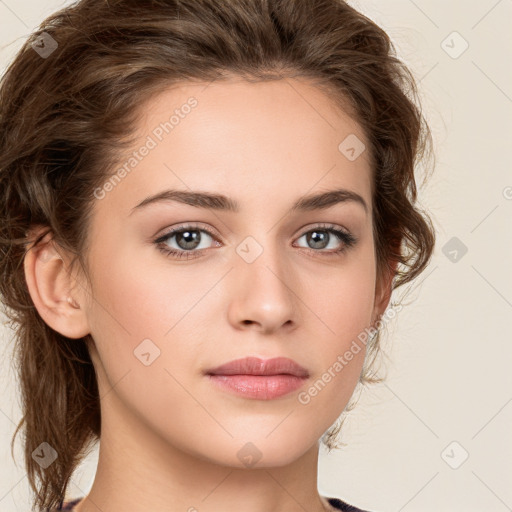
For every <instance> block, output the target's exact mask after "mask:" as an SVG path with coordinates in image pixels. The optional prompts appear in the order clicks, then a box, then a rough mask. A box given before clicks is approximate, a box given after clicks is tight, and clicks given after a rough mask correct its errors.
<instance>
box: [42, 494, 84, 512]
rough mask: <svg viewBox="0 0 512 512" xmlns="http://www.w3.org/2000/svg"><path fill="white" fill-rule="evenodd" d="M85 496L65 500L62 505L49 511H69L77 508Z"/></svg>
mask: <svg viewBox="0 0 512 512" xmlns="http://www.w3.org/2000/svg"><path fill="white" fill-rule="evenodd" d="M82 499H83V496H82V497H81V498H75V499H74V500H70V501H65V502H64V503H63V504H62V507H57V508H52V509H50V510H49V512H64V511H66V512H69V511H71V510H75V507H76V506H77V505H78V503H80V501H82Z"/></svg>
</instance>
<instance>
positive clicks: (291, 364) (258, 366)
mask: <svg viewBox="0 0 512 512" xmlns="http://www.w3.org/2000/svg"><path fill="white" fill-rule="evenodd" d="M206 373H207V374H208V375H282V374H286V375H295V376H297V377H309V372H308V371H307V370H306V369H305V368H303V367H302V366H300V365H299V364H298V363H296V362H295V361H294V360H293V359H289V358H288V357H275V358H273V359H265V360H264V359H260V358H259V357H245V358H242V359H235V360H234V361H230V362H229V363H226V364H223V365H221V366H217V368H213V369H210V370H207V371H206Z"/></svg>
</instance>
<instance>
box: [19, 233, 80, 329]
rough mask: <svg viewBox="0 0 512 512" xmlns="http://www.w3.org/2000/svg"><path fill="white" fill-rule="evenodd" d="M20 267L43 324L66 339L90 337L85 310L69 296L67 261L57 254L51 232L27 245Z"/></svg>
mask: <svg viewBox="0 0 512 512" xmlns="http://www.w3.org/2000/svg"><path fill="white" fill-rule="evenodd" d="M23 264H24V271H25V280H26V282H27V287H28V291H29V293H30V297H31V298H32V302H33V303H34V306H35V307H36V309H37V311H38V313H39V315H40V316H41V318H42V319H43V320H44V322H45V323H46V324H47V325H48V326H49V327H51V328H52V329H53V330H55V331H57V332H59V333H60V334H62V335H63V336H66V337H68V338H74V339H77V338H82V337H84V336H86V335H87V334H89V332H90V330H89V326H88V321H87V316H86V314H85V311H84V310H83V309H82V308H81V307H80V305H79V303H78V302H77V300H76V299H75V298H73V297H72V293H71V289H72V284H73V283H72V282H71V276H70V273H69V272H68V269H67V266H66V264H67V261H65V260H64V258H63V257H62V256H61V254H60V253H59V252H58V251H57V249H56V247H55V243H54V242H53V241H52V240H51V233H49V234H47V235H46V236H45V237H44V238H43V239H42V240H41V242H40V243H39V244H37V245H36V246H29V248H28V249H27V252H26V253H25V258H24V261H23Z"/></svg>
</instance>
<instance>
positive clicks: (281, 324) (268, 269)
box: [228, 249, 298, 334]
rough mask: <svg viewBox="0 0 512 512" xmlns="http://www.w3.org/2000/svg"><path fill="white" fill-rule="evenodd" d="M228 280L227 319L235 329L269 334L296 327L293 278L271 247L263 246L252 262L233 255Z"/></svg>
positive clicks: (295, 299)
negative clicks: (231, 268)
mask: <svg viewBox="0 0 512 512" xmlns="http://www.w3.org/2000/svg"><path fill="white" fill-rule="evenodd" d="M237 258H238V260H237ZM230 283H231V287H232V288H231V289H230V290H229V292H228V293H229V294H230V303H229V309H228V318H229V321H230V322H231V324H232V325H233V327H234V328H235V329H239V330H240V329H248V328H249V329H255V330H257V331H260V332H262V333H264V334H269V333H272V332H276V331H278V330H279V329H283V328H284V329H286V330H287V331H289V330H291V329H294V328H296V326H297V316H296V315H297V306H298V305H297V300H298V298H297V295H296V292H295V291H294V288H296V286H295V279H294V277H293V276H292V269H291V268H290V267H289V265H286V264H285V262H284V261H282V258H280V257H279V256H278V254H277V252H276V251H275V250H270V249H265V250H264V251H263V252H262V253H261V254H260V256H259V257H258V258H257V259H256V260H255V261H253V262H252V263H248V262H247V261H245V260H244V259H243V258H240V257H239V256H238V255H235V268H234V269H233V270H232V271H231V272H230Z"/></svg>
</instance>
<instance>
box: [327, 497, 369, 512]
mask: <svg viewBox="0 0 512 512" xmlns="http://www.w3.org/2000/svg"><path fill="white" fill-rule="evenodd" d="M326 499H327V501H328V502H329V504H330V505H332V506H333V507H334V508H336V509H338V510H342V511H343V512H370V511H369V510H363V509H362V508H357V507H355V506H354V505H349V504H348V503H347V502H345V501H343V500H340V499H339V498H326Z"/></svg>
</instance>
